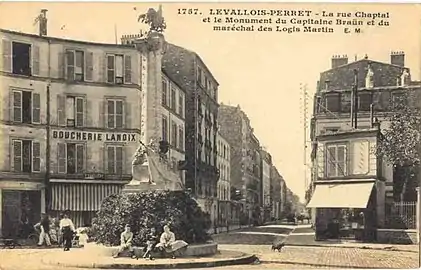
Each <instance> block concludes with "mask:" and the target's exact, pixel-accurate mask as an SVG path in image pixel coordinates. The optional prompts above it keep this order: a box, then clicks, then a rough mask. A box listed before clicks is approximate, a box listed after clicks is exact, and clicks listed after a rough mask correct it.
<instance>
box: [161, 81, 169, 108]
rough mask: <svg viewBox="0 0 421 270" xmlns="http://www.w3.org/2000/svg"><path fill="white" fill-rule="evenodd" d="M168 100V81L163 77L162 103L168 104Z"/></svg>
mask: <svg viewBox="0 0 421 270" xmlns="http://www.w3.org/2000/svg"><path fill="white" fill-rule="evenodd" d="M167 100H168V83H167V81H166V80H165V79H164V78H163V79H162V105H165V106H167V105H168V104H167V102H168V101H167Z"/></svg>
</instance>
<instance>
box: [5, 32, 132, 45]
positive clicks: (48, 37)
mask: <svg viewBox="0 0 421 270" xmlns="http://www.w3.org/2000/svg"><path fill="white" fill-rule="evenodd" d="M0 32H1V33H7V34H13V35H18V36H24V37H30V38H35V39H40V40H44V41H57V42H68V43H79V44H85V45H95V46H106V47H115V48H125V49H129V50H137V49H136V48H135V47H130V46H125V45H123V44H112V43H100V42H91V41H83V40H74V39H66V38H59V37H51V36H40V35H36V34H30V33H23V32H18V31H13V30H7V29H2V28H0Z"/></svg>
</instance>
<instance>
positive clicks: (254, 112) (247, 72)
mask: <svg viewBox="0 0 421 270" xmlns="http://www.w3.org/2000/svg"><path fill="white" fill-rule="evenodd" d="M150 7H153V8H157V7H158V4H157V3H142V4H137V3H50V2H15V3H13V2H2V3H1V9H0V12H1V15H0V27H1V28H3V29H10V30H16V31H22V32H27V33H37V26H36V25H34V19H35V17H36V16H37V15H38V13H39V11H40V10H41V9H42V8H46V9H48V13H47V17H48V35H49V36H55V37H62V38H70V39H76V40H86V41H96V42H105V43H115V36H116V35H115V32H117V36H118V40H119V39H120V36H121V35H125V34H137V33H139V31H140V29H143V30H146V29H147V27H146V26H145V25H143V24H141V23H139V22H137V17H138V15H139V14H140V13H142V12H145V11H147V9H148V8H150ZM180 8H198V9H199V11H200V12H202V14H203V15H179V14H177V13H178V12H177V10H178V9H180ZM210 8H213V9H216V8H224V9H227V8H236V9H238V8H241V9H244V8H247V9H262V8H268V9H308V10H312V11H314V12H320V11H322V10H325V11H328V12H335V13H336V12H344V13H346V12H355V11H364V12H389V14H390V19H389V21H390V26H388V27H371V28H367V27H364V28H362V29H363V32H362V33H359V34H356V33H351V34H344V33H343V31H337V32H335V33H330V34H323V33H302V32H300V33H290V34H288V33H284V32H257V31H256V32H231V33H228V32H214V31H213V29H212V24H207V23H203V22H202V19H203V18H205V17H206V16H205V15H206V14H208V12H209V9H210ZM162 9H163V15H164V17H165V20H166V23H167V29H166V31H165V32H164V34H165V38H166V40H167V41H169V42H171V43H173V44H177V45H179V46H182V47H185V48H187V49H190V50H193V51H195V52H196V53H198V54H199V55H200V56H201V58H202V59H203V60H204V62H205V63H206V65H207V67H208V68H209V69H210V70H211V72H212V74H213V75H214V77H215V78H216V79H217V80H218V82H219V84H220V86H219V102H223V103H224V104H231V105H237V104H239V105H240V107H241V108H242V109H243V110H244V111H245V112H246V114H247V115H248V117H249V118H250V121H251V125H252V126H253V128H254V131H255V134H256V136H257V137H258V139H259V140H260V143H261V145H262V146H264V147H265V148H266V149H267V150H268V151H269V152H270V153H271V154H272V157H273V162H274V165H275V166H276V167H277V168H278V170H279V172H280V173H281V175H282V176H283V177H284V179H285V181H286V183H287V185H288V186H289V188H290V189H291V190H292V191H293V192H294V193H296V194H297V195H298V196H299V197H300V199H301V200H302V201H303V200H304V194H305V189H306V186H305V178H306V177H305V176H306V175H307V179H309V169H308V168H307V169H305V166H304V156H306V160H307V163H309V156H310V151H309V150H307V151H306V153H305V151H304V142H305V141H308V140H309V128H308V129H307V134H306V135H304V121H303V119H304V110H303V108H304V106H303V102H302V96H303V91H302V90H301V89H300V84H302V85H307V87H306V88H307V91H308V93H309V96H310V97H311V96H312V95H313V94H314V92H315V87H316V83H317V80H318V77H319V75H320V72H322V71H324V70H327V69H329V68H330V63H331V62H330V61H331V57H332V55H337V54H340V55H343V54H346V55H348V57H349V58H350V61H353V60H354V59H355V57H356V58H357V59H361V58H363V57H364V56H365V55H366V54H367V56H368V57H369V58H370V59H373V60H377V61H382V62H389V61H390V60H389V59H390V52H391V51H404V52H405V53H406V66H407V67H409V68H411V75H412V78H413V79H417V80H419V79H420V73H421V55H420V52H421V17H420V15H419V14H420V13H419V11H420V10H419V8H418V7H416V6H415V5H414V4H358V5H356V4H286V3H266V4H263V3H248V4H246V3H212V4H193V3H188V4H181V3H165V4H163V5H162ZM61 28H63V29H61ZM115 29H116V30H117V31H115ZM308 111H309V113H308V115H307V119H308V120H309V119H310V117H311V111H312V100H311V98H310V99H309V100H308ZM308 124H309V123H308V121H307V126H308Z"/></svg>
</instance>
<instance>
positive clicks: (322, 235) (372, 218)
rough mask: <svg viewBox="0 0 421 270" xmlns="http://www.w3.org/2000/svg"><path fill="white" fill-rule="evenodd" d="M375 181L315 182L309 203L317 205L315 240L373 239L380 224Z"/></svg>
mask: <svg viewBox="0 0 421 270" xmlns="http://www.w3.org/2000/svg"><path fill="white" fill-rule="evenodd" d="M374 184H375V182H374V181H370V182H367V181H366V182H359V183H358V182H354V183H349V182H348V183H346V182H345V181H344V182H342V183H332V184H326V183H323V184H316V188H315V191H314V194H313V196H312V198H311V200H310V202H309V204H308V205H307V207H308V208H315V209H316V211H315V212H316V217H315V230H316V240H326V239H348V240H356V241H373V240H374V239H375V231H376V227H377V218H376V216H377V213H376V188H375V187H374Z"/></svg>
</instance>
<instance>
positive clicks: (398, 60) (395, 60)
mask: <svg viewBox="0 0 421 270" xmlns="http://www.w3.org/2000/svg"><path fill="white" fill-rule="evenodd" d="M390 63H391V64H392V65H397V66H401V67H404V66H405V53H404V52H403V51H395V52H391V53H390Z"/></svg>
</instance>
